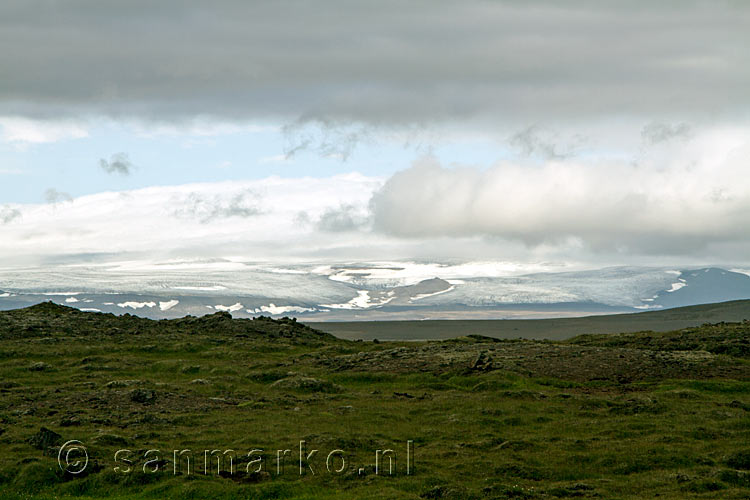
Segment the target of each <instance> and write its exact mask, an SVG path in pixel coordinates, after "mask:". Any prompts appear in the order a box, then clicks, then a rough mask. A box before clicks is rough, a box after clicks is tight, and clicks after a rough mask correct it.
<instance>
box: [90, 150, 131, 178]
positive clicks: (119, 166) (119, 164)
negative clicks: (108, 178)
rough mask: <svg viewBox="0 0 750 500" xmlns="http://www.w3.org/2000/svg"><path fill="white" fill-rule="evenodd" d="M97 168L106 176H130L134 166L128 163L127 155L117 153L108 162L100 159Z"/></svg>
mask: <svg viewBox="0 0 750 500" xmlns="http://www.w3.org/2000/svg"><path fill="white" fill-rule="evenodd" d="M99 168H101V169H102V170H104V171H105V172H107V173H108V174H120V175H130V173H131V172H132V171H133V169H134V168H135V166H134V165H133V163H132V162H131V161H130V158H129V157H128V155H127V153H117V154H114V155H112V157H111V158H110V159H109V160H105V159H104V158H102V159H100V160H99Z"/></svg>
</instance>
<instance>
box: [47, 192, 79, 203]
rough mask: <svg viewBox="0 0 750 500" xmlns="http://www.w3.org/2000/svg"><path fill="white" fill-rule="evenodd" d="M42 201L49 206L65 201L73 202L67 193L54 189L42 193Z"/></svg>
mask: <svg viewBox="0 0 750 500" xmlns="http://www.w3.org/2000/svg"><path fill="white" fill-rule="evenodd" d="M44 199H45V200H46V201H47V203H50V204H57V203H63V202H66V201H73V197H72V196H70V195H69V194H68V193H66V192H63V191H58V190H57V189H54V188H49V189H48V190H46V191H45V192H44Z"/></svg>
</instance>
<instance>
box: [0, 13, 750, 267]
mask: <svg viewBox="0 0 750 500" xmlns="http://www.w3.org/2000/svg"><path fill="white" fill-rule="evenodd" d="M748 26H750V4H748V3H747V2H741V1H728V0H724V1H710V2H709V1H694V0H679V1H678V0H675V1H662V2H647V1H629V2H614V1H601V0H599V1H581V0H578V1H576V0H574V1H570V2H552V1H538V2H520V1H469V2H465V1H461V2H458V1H413V2H391V1H378V2H364V1H362V2H359V1H356V2H353V1H337V0H321V1H318V2H308V1H302V0H300V1H288V0H276V1H269V2H248V1H217V2H211V3H206V2H197V1H170V0H167V1H162V2H158V3H155V2H147V1H140V0H131V1H127V2H124V1H123V2H99V1H95V0H68V1H65V2H61V1H53V0H23V1H17V0H6V1H4V2H2V3H1V4H0V259H1V262H3V266H14V265H32V264H33V265H42V266H44V265H54V264H60V263H68V262H88V263H98V262H107V261H112V260H122V259H175V258H177V259H222V258H227V259H228V258H232V259H235V258H239V259H244V260H249V261H267V262H276V261H282V260H283V261H303V262H320V261H332V262H333V261H339V262H341V261H346V262H353V261H373V260H398V259H411V260H450V261H478V260H482V261H490V260H495V261H503V262H516V263H525V264H528V265H529V266H530V267H534V268H535V269H536V268H538V267H539V264H540V263H542V264H544V263H549V264H550V266H552V267H555V266H559V265H571V266H578V267H598V266H605V265H680V264H726V265H745V264H747V263H749V262H750V223H749V222H750V175H748V171H750V92H749V91H748V89H750V29H748Z"/></svg>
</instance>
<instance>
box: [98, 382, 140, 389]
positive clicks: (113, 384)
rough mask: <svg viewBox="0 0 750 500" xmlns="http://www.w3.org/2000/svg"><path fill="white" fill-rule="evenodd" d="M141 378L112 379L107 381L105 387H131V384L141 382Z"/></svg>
mask: <svg viewBox="0 0 750 500" xmlns="http://www.w3.org/2000/svg"><path fill="white" fill-rule="evenodd" d="M140 383H141V381H140V380H112V381H110V382H107V383H106V384H105V385H104V387H106V388H107V389H117V388H119V387H130V386H131V385H136V384H140Z"/></svg>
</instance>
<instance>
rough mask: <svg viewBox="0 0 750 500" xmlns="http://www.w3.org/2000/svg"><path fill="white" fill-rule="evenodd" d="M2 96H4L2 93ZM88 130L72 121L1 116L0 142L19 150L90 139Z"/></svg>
mask: <svg viewBox="0 0 750 500" xmlns="http://www.w3.org/2000/svg"><path fill="white" fill-rule="evenodd" d="M0 95H2V93H1V91H0ZM88 135H89V134H88V131H87V130H86V128H85V127H84V126H83V125H82V124H80V123H77V122H75V121H71V120H59V119H52V120H49V119H48V120H37V119H29V118H26V117H22V116H0V141H2V142H5V143H9V144H11V145H13V146H16V147H18V148H22V149H23V148H26V147H27V146H29V145H31V144H44V143H50V142H58V141H62V140H67V139H81V138H84V137H88Z"/></svg>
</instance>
